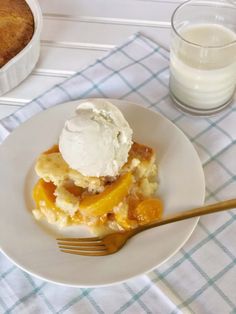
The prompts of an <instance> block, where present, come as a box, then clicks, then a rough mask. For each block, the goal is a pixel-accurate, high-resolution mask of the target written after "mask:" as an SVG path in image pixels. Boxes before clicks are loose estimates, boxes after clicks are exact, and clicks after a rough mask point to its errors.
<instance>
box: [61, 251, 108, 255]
mask: <svg viewBox="0 0 236 314" xmlns="http://www.w3.org/2000/svg"><path fill="white" fill-rule="evenodd" d="M61 252H63V253H69V254H75V255H83V256H104V255H108V254H109V253H108V252H107V251H99V252H81V251H73V250H72V251H71V250H61Z"/></svg>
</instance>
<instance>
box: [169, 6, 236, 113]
mask: <svg viewBox="0 0 236 314" xmlns="http://www.w3.org/2000/svg"><path fill="white" fill-rule="evenodd" d="M171 24H172V38H171V54H170V93H171V97H172V99H173V100H174V102H175V104H176V105H177V107H179V108H180V109H181V110H183V111H186V112H189V113H191V114H196V115H210V114H214V113H217V112H219V111H220V110H222V109H223V108H225V107H226V106H227V105H228V104H229V103H230V102H231V101H232V99H233V95H234V92H235V88H236V2H235V1H234V0H232V1H207V0H190V1H187V2H185V3H183V4H181V5H180V6H179V7H178V8H177V9H176V10H175V12H174V14H173V15H172V20H171Z"/></svg>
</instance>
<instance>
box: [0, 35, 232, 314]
mask: <svg viewBox="0 0 236 314" xmlns="http://www.w3.org/2000/svg"><path fill="white" fill-rule="evenodd" d="M168 64H169V60H168V52H167V51H165V50H164V49H163V48H161V47H159V46H158V45H157V44H156V43H155V42H153V41H151V40H150V39H147V38H146V37H145V36H143V35H141V34H136V35H135V36H133V37H132V38H130V39H129V40H128V41H127V42H126V43H125V44H123V45H122V46H120V47H118V48H115V49H113V50H112V51H111V52H110V53H108V54H107V55H106V56H105V57H103V58H101V59H99V60H97V61H96V62H95V63H94V64H92V65H90V66H88V67H86V68H84V69H82V70H81V71H79V72H78V73H77V74H76V75H74V76H73V77H71V78H69V79H67V80H66V81H65V82H63V83H62V84H60V85H57V86H55V87H53V88H52V89H50V90H49V91H47V92H46V93H45V94H43V95H42V96H40V97H38V98H36V99H35V100H33V101H32V102H31V103H30V104H28V105H26V106H24V107H22V108H21V109H20V110H18V111H17V112H15V113H14V114H13V115H11V116H10V117H7V118H5V119H3V120H2V121H0V141H3V140H4V138H5V137H6V136H7V135H8V134H9V133H10V132H11V131H12V130H13V129H14V128H15V127H17V126H18V125H19V124H21V123H22V122H23V121H25V120H27V119H28V118H30V117H31V116H32V115H34V114H36V113H38V112H40V111H42V110H44V109H46V108H48V107H51V106H54V105H56V104H59V103H62V102H65V101H68V100H72V99H78V98H84V97H109V98H120V99H128V100H132V101H134V102H137V103H141V104H143V105H144V106H146V107H149V108H152V109H153V110H157V111H159V112H161V113H162V114H163V115H165V116H166V117H167V118H169V119H170V120H172V121H173V122H174V123H175V124H176V125H178V126H179V127H180V128H181V129H182V130H183V131H184V132H185V134H187V136H188V137H189V138H190V140H191V141H192V143H193V145H194V146H195V148H196V150H197V151H198V153H199V155H200V158H201V160H202V163H203V166H204V171H205V176H206V185H207V201H216V200H221V199H227V198H231V197H232V198H233V197H235V194H236V193H235V191H236V180H235V178H236V162H235V160H236V158H235V157H236V145H235V143H236V127H235V121H236V103H234V104H233V105H231V106H230V107H229V108H228V109H227V110H226V111H224V112H223V113H221V115H219V116H217V117H213V118H191V117H188V116H186V115H184V114H182V113H180V112H179V111H177V110H176V109H175V107H174V106H173V104H172V102H171V100H170V98H169V95H168V75H169V72H168ZM235 217H236V211H235V210H232V211H229V212H223V213H218V214H215V215H214V216H210V217H208V216H205V217H202V218H201V219H200V222H199V224H198V226H197V228H196V230H195V231H194V233H193V235H192V237H191V238H190V240H189V241H188V242H187V244H186V245H185V246H184V248H183V249H181V250H180V252H179V253H178V254H176V255H175V256H174V257H172V258H171V259H170V260H169V261H168V262H166V263H165V264H164V265H162V266H161V267H159V268H157V269H156V270H154V271H152V272H151V273H149V274H147V275H142V276H140V277H138V278H136V279H132V280H130V281H128V282H127V283H125V284H119V285H116V286H113V287H108V288H95V289H92V288H91V289H79V288H68V287H62V286H57V285H54V284H50V283H46V282H43V281H42V280H39V279H36V278H34V277H31V276H30V275H28V274H27V273H25V272H23V271H21V270H20V269H18V268H17V267H16V266H14V265H13V264H12V263H11V262H10V261H8V259H7V258H6V257H4V256H3V255H0V313H17V314H19V313H109V314H110V313H123V312H124V313H161V314H166V313H167V314H168V313H213V314H217V313H220V314H226V313H236V240H235V234H236V223H235Z"/></svg>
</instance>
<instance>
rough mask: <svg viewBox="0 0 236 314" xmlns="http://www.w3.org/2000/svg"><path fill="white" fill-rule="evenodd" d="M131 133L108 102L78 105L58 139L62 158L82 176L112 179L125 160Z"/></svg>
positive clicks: (97, 100)
mask: <svg viewBox="0 0 236 314" xmlns="http://www.w3.org/2000/svg"><path fill="white" fill-rule="evenodd" d="M132 134H133V131H132V129H131V128H130V126H129V124H128V122H127V121H126V120H125V118H124V116H123V114H122V113H121V112H120V110H119V109H118V108H117V107H116V106H114V105H113V104H112V103H111V102H109V101H105V100H102V99H94V100H91V101H86V102H83V103H81V104H80V105H79V106H78V107H77V109H76V115H75V116H74V117H72V118H71V119H70V120H67V121H66V123H65V126H64V128H63V130H62V133H61V135H60V139H59V149H60V152H61V154H62V157H63V159H64V160H65V161H66V162H67V163H68V164H69V166H70V167H71V168H72V169H75V170H78V171H79V172H80V173H82V174H83V175H85V176H94V177H100V176H116V175H117V174H118V173H119V170H120V168H121V167H122V166H123V165H124V163H125V162H126V161H127V159H128V153H129V150H130V148H131V145H132Z"/></svg>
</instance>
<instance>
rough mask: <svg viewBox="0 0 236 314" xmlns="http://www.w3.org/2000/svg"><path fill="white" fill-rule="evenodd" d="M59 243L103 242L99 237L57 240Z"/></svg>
mask: <svg viewBox="0 0 236 314" xmlns="http://www.w3.org/2000/svg"><path fill="white" fill-rule="evenodd" d="M57 241H72V242H73V241H75V242H76V241H81V242H87V241H88V242H93V241H101V239H100V238H99V237H90V238H57Z"/></svg>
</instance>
